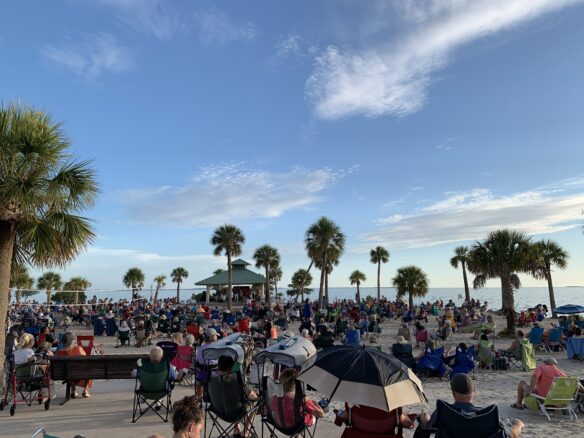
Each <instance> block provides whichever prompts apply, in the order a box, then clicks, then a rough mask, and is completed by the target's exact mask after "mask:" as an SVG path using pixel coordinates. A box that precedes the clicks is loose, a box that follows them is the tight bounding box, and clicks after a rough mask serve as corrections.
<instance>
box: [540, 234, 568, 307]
mask: <svg viewBox="0 0 584 438" xmlns="http://www.w3.org/2000/svg"><path fill="white" fill-rule="evenodd" d="M532 250H533V266H532V274H533V276H534V277H535V278H538V279H542V280H543V279H545V280H547V283H548V291H549V294H550V307H551V308H552V316H553V317H554V318H557V316H558V315H557V313H556V297H555V295H554V285H553V283H552V265H555V266H557V267H558V268H560V269H566V267H567V266H568V258H569V257H570V255H569V254H568V253H567V252H566V251H565V250H564V249H563V248H562V247H561V246H560V245H559V244H558V243H556V242H554V241H552V240H541V241H539V242H535V243H534V244H533V247H532Z"/></svg>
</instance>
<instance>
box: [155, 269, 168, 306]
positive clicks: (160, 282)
mask: <svg viewBox="0 0 584 438" xmlns="http://www.w3.org/2000/svg"><path fill="white" fill-rule="evenodd" d="M154 282H155V283H156V292H154V301H153V304H154V303H156V302H157V301H158V293H159V292H160V289H162V288H163V287H164V286H166V275H158V276H156V277H154Z"/></svg>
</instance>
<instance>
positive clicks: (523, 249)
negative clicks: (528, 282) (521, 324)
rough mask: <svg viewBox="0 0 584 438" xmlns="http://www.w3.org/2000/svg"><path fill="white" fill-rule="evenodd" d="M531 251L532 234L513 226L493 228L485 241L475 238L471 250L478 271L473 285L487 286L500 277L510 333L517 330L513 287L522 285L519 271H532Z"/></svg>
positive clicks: (470, 262) (474, 270)
mask: <svg viewBox="0 0 584 438" xmlns="http://www.w3.org/2000/svg"><path fill="white" fill-rule="evenodd" d="M530 252H531V240H530V239H529V237H527V235H526V234H525V233H523V232H519V231H513V230H497V231H492V232H490V233H489V234H488V235H487V237H486V239H485V240H484V241H482V242H476V243H475V244H474V245H473V246H472V249H471V250H470V252H469V256H468V263H467V266H468V270H469V271H470V272H471V273H473V274H474V275H475V278H474V280H473V288H474V289H479V288H482V287H484V286H485V284H486V282H487V280H489V279H492V278H500V279H501V295H502V299H501V301H502V303H503V311H504V313H505V316H506V319H507V332H508V333H515V310H514V307H515V298H514V296H513V291H514V289H519V288H520V287H521V281H520V280H519V276H518V275H517V273H521V272H528V271H529V267H530V258H529V257H530Z"/></svg>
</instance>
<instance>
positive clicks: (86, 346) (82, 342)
mask: <svg viewBox="0 0 584 438" xmlns="http://www.w3.org/2000/svg"><path fill="white" fill-rule="evenodd" d="M94 339H95V338H94V337H93V336H82V335H77V345H78V346H80V347H81V348H83V350H84V351H85V354H87V355H88V356H89V355H90V354H91V352H92V351H93V340H94Z"/></svg>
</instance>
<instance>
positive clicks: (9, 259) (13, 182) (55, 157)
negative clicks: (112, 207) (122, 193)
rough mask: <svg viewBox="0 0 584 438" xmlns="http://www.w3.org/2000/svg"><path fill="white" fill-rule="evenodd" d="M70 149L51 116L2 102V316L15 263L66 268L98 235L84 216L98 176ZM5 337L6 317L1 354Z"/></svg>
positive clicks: (0, 329) (0, 325)
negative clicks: (76, 158)
mask: <svg viewBox="0 0 584 438" xmlns="http://www.w3.org/2000/svg"><path fill="white" fill-rule="evenodd" d="M69 147H70V143H69V139H68V138H67V136H66V134H65V133H64V131H63V130H62V129H61V126H60V124H59V123H55V122H54V121H53V120H52V119H51V117H50V116H49V115H48V114H46V113H43V112H42V111H39V110H37V109H34V108H30V107H24V106H22V105H20V104H19V103H14V104H8V105H5V106H4V105H2V106H0V291H2V293H0V315H6V314H7V312H8V293H6V291H8V290H9V287H10V272H11V268H12V263H13V261H14V262H15V263H16V264H17V265H20V266H23V267H25V266H36V267H38V268H51V267H64V266H65V265H66V264H67V263H69V262H70V261H71V260H73V259H74V258H75V257H76V256H77V255H78V254H79V252H80V251H82V250H83V249H84V248H85V247H86V246H87V245H88V244H89V243H90V242H91V241H92V240H93V238H94V237H95V234H94V232H93V228H92V226H91V221H90V220H88V219H86V218H84V217H81V216H80V213H81V212H82V211H84V210H86V209H87V208H89V207H91V206H92V205H93V203H94V201H95V197H96V195H97V192H98V187H97V183H96V180H95V175H94V172H93V170H92V169H91V168H90V163H89V162H87V161H81V162H79V161H76V160H75V159H74V157H73V156H72V154H71V151H70V150H69ZM5 335H6V318H4V317H3V316H2V317H0V357H4V346H5V344H6V342H5ZM2 366H3V365H2V364H0V375H2V369H1V368H2Z"/></svg>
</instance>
